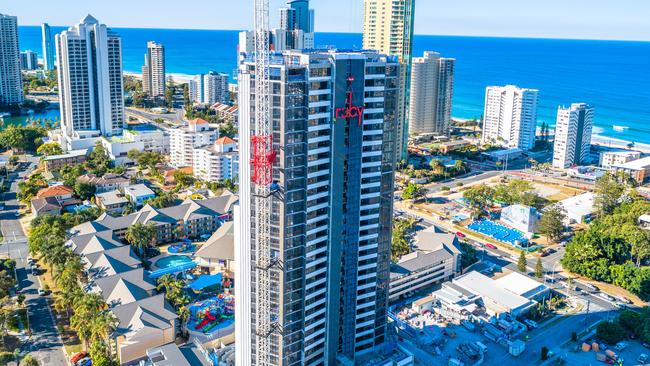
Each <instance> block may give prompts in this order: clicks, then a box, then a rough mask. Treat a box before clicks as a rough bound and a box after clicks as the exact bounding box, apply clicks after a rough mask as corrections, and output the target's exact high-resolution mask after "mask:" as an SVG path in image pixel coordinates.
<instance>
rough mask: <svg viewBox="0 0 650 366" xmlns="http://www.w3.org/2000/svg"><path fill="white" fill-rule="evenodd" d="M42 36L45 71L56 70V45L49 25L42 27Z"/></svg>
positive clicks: (45, 24)
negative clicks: (53, 42)
mask: <svg viewBox="0 0 650 366" xmlns="http://www.w3.org/2000/svg"><path fill="white" fill-rule="evenodd" d="M41 36H42V37H43V70H45V71H50V70H54V45H53V44H52V33H51V32H50V26H49V24H47V23H43V25H41Z"/></svg>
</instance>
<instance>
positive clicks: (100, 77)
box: [55, 15, 124, 149]
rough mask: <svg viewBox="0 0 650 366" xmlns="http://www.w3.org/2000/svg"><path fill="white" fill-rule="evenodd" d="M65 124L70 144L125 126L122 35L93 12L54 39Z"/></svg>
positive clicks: (61, 106) (63, 130)
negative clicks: (97, 17) (96, 17)
mask: <svg viewBox="0 0 650 366" xmlns="http://www.w3.org/2000/svg"><path fill="white" fill-rule="evenodd" d="M55 42H56V52H57V69H58V71H59V72H58V76H59V101H60V108H61V129H62V132H63V135H64V137H65V138H66V140H67V142H66V144H67V145H68V146H67V147H68V148H69V149H76V148H80V147H72V145H73V142H74V141H76V140H86V141H87V142H88V143H89V144H91V146H92V144H94V142H93V141H92V139H93V138H97V137H98V136H99V135H104V136H111V135H116V134H120V133H121V132H122V130H123V127H124V98H123V94H124V88H123V83H122V40H121V38H120V36H119V35H118V34H117V33H115V32H113V31H112V30H110V29H109V28H108V27H107V26H106V25H105V24H100V23H99V22H98V21H97V19H95V18H93V17H92V16H91V15H88V16H86V17H85V18H84V19H82V20H81V22H80V23H79V24H77V25H75V26H73V27H70V28H69V29H68V30H66V31H63V32H61V34H57V35H56V38H55Z"/></svg>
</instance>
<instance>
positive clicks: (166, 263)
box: [156, 255, 192, 269]
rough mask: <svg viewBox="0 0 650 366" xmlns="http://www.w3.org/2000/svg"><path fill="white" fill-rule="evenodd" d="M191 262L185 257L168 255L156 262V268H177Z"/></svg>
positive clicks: (190, 259)
mask: <svg viewBox="0 0 650 366" xmlns="http://www.w3.org/2000/svg"><path fill="white" fill-rule="evenodd" d="M190 262H192V258H190V257H188V256H186V255H170V256H169V257H165V258H160V259H158V260H157V261H156V267H158V268H160V269H166V268H171V267H177V266H180V265H182V264H185V263H190Z"/></svg>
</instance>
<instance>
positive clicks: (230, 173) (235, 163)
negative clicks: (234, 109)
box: [192, 137, 239, 182]
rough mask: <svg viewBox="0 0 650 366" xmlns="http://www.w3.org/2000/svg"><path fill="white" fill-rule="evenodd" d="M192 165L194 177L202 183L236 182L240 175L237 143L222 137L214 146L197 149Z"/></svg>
mask: <svg viewBox="0 0 650 366" xmlns="http://www.w3.org/2000/svg"><path fill="white" fill-rule="evenodd" d="M192 163H193V165H192V171H193V173H194V176H195V177H196V178H198V179H201V180H202V181H205V182H219V181H222V180H224V179H230V180H233V181H235V182H236V181H237V174H238V173H239V152H238V151H237V142H235V140H233V139H231V138H230V137H221V138H219V139H218V140H217V141H215V142H214V144H212V145H208V146H204V147H199V148H195V149H194V158H193V161H192Z"/></svg>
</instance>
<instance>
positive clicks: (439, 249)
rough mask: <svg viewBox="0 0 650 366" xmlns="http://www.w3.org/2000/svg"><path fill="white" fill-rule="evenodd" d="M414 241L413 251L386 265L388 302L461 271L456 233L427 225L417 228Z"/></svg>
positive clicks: (444, 279) (445, 279) (448, 278)
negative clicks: (388, 289)
mask: <svg viewBox="0 0 650 366" xmlns="http://www.w3.org/2000/svg"><path fill="white" fill-rule="evenodd" d="M415 243H416V244H415V246H416V249H415V251H413V252H412V253H409V254H406V255H403V256H402V257H400V258H399V259H398V260H397V261H396V263H395V264H392V265H391V267H390V297H389V300H390V301H391V302H394V301H397V300H399V299H400V298H401V297H408V296H409V295H412V294H413V293H414V292H416V291H420V290H423V289H426V288H428V287H430V286H432V285H434V284H436V283H440V282H444V281H447V280H450V279H451V278H452V277H454V276H455V275H457V274H458V273H460V272H461V266H460V263H461V262H460V259H461V256H462V253H461V251H460V249H459V243H458V238H457V237H456V235H454V234H448V233H438V232H436V231H435V228H434V227H431V228H430V229H427V230H424V231H420V232H419V233H418V234H417V236H416V237H415Z"/></svg>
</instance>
